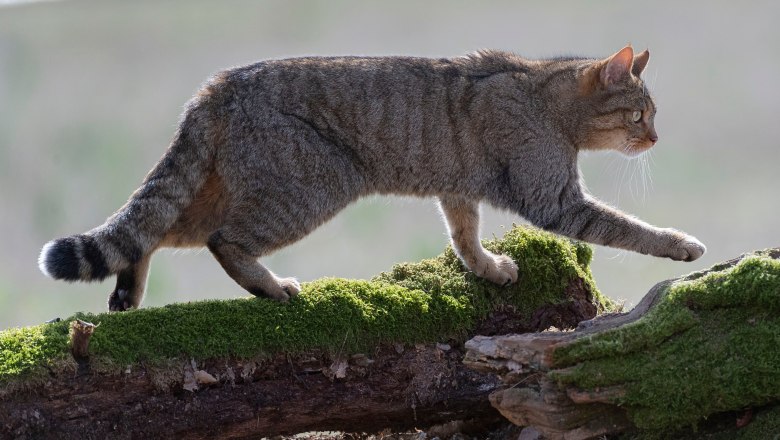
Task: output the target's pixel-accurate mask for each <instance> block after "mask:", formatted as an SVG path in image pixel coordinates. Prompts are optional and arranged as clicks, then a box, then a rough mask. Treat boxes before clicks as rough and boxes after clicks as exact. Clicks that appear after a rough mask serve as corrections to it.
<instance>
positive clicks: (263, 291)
mask: <svg viewBox="0 0 780 440" xmlns="http://www.w3.org/2000/svg"><path fill="white" fill-rule="evenodd" d="M248 290H249V293H251V294H252V295H254V296H259V297H262V298H268V299H272V300H274V301H279V302H287V301H289V300H290V298H292V297H294V296H295V295H297V294H298V293H299V292H300V291H301V285H300V283H298V280H296V279H295V278H275V277H274V282H273V283H268V284H267V285H266V286H263V287H261V288H254V289H248Z"/></svg>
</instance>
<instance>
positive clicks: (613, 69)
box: [599, 46, 634, 87]
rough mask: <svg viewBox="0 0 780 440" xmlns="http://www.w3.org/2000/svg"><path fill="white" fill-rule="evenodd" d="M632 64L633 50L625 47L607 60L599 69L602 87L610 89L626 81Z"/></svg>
mask: <svg viewBox="0 0 780 440" xmlns="http://www.w3.org/2000/svg"><path fill="white" fill-rule="evenodd" d="M633 63H634V49H633V48H632V47H631V46H626V47H624V48H623V49H620V51H618V52H617V53H616V54H614V55H612V56H611V57H609V58H608V59H607V62H606V64H604V66H603V67H602V68H601V72H600V75H599V77H600V79H601V84H602V85H603V86H604V87H612V86H615V85H617V84H618V83H621V82H623V81H624V80H626V79H628V77H629V76H630V75H631V65H632V64H633Z"/></svg>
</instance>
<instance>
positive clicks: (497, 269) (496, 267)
mask: <svg viewBox="0 0 780 440" xmlns="http://www.w3.org/2000/svg"><path fill="white" fill-rule="evenodd" d="M474 273H475V274H476V275H477V276H478V277H480V278H485V279H486V280H488V281H491V282H493V283H496V284H498V285H499V286H507V285H509V284H512V283H515V282H516V281H517V264H515V262H514V261H512V259H511V258H509V257H507V256H506V255H495V254H488V255H487V258H485V259H484V260H483V261H480V262H479V263H477V270H475V271H474Z"/></svg>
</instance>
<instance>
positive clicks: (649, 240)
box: [541, 195, 707, 261]
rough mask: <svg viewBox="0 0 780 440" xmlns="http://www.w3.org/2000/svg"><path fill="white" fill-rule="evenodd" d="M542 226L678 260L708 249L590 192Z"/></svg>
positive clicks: (580, 237)
mask: <svg viewBox="0 0 780 440" xmlns="http://www.w3.org/2000/svg"><path fill="white" fill-rule="evenodd" d="M541 226H542V227H544V228H545V229H549V230H552V231H553V232H557V233H559V234H562V235H566V236H568V237H572V238H576V239H578V240H582V241H587V242H589V243H594V244H600V245H604V246H610V247H616V248H620V249H627V250H631V251H635V252H639V253H642V254H650V255H653V256H656V257H666V258H671V259H672V260H677V261H694V260H696V259H698V258H699V257H701V256H702V255H704V253H705V252H706V250H707V248H706V247H705V246H704V244H702V243H701V242H700V241H699V240H697V239H696V238H695V237H693V236H690V235H687V234H685V233H683V232H680V231H678V230H676V229H672V228H657V227H655V226H652V225H650V224H647V223H645V222H643V221H641V220H639V219H637V218H635V217H632V216H630V215H628V214H624V213H622V212H620V211H618V210H617V209H614V208H612V207H610V206H608V205H606V204H604V203H602V202H600V201H598V200H596V199H594V198H593V197H591V196H589V195H583V196H582V197H581V198H580V199H578V200H576V201H575V202H574V203H570V204H568V205H567V206H565V207H564V208H563V209H561V210H560V211H559V212H558V213H557V215H555V216H552V217H551V218H550V219H548V221H546V222H544V224H542V225H541Z"/></svg>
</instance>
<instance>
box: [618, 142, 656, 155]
mask: <svg viewBox="0 0 780 440" xmlns="http://www.w3.org/2000/svg"><path fill="white" fill-rule="evenodd" d="M651 148H653V144H650V145H647V146H640V145H632V146H630V147H628V148H622V149H620V150H619V151H620V153H621V154H623V155H624V156H626V157H639V156H641V155H643V154H644V153H645V152H647V151H650V149H651Z"/></svg>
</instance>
